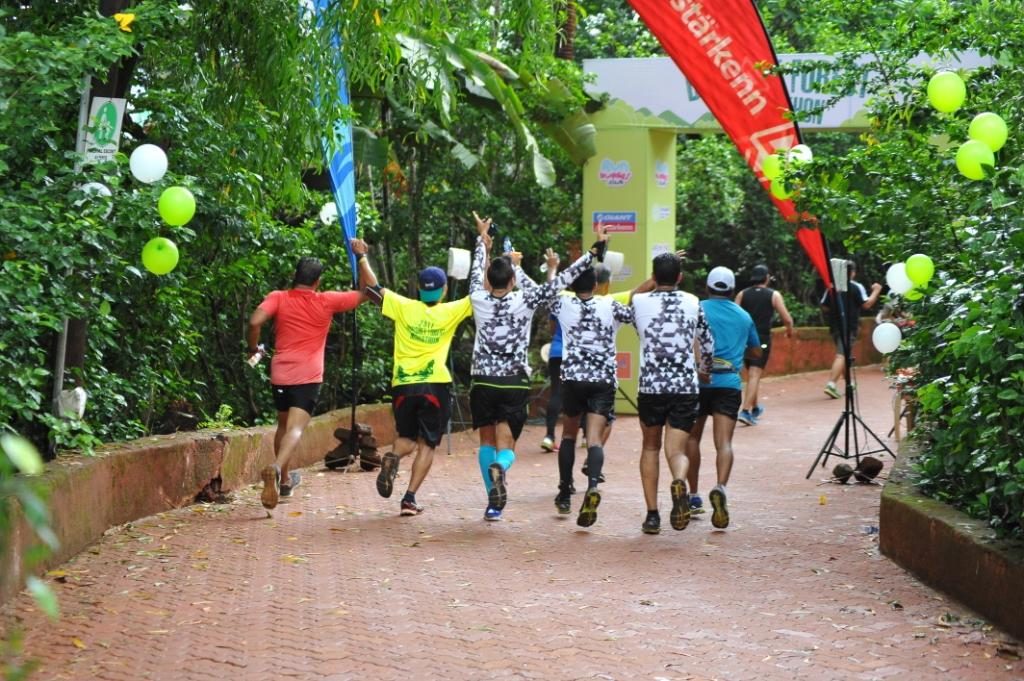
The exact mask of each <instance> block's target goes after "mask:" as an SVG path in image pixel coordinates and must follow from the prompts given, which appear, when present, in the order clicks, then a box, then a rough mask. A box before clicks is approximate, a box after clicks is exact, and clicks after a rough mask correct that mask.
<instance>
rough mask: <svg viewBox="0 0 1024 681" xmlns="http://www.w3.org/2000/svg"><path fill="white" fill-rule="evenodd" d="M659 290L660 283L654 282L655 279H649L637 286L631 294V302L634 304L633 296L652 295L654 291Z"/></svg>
mask: <svg viewBox="0 0 1024 681" xmlns="http://www.w3.org/2000/svg"><path fill="white" fill-rule="evenodd" d="M656 288H658V282H656V281H654V277H653V276H651V277H648V278H647V279H645V280H644V281H642V282H640V283H639V284H637V287H636V288H635V289H633V290H632V291H630V292H629V302H633V296H635V295H636V294H638V293H650V292H651V291H653V290H654V289H656Z"/></svg>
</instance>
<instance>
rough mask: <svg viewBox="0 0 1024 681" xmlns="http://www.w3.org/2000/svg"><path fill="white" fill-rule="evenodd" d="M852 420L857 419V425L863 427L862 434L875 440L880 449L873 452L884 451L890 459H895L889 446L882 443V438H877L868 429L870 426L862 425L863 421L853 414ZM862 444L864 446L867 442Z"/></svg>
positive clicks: (875, 434)
mask: <svg viewBox="0 0 1024 681" xmlns="http://www.w3.org/2000/svg"><path fill="white" fill-rule="evenodd" d="M853 418H855V419H857V423H859V424H860V425H861V426H863V427H864V432H865V433H866V434H868V435H871V437H873V438H875V442H877V443H878V444H879V445H880V446H881V447H882V449H877V450H874V451H876V452H880V451H885V452H888V454H889V456H891V457H892V458H894V459H895V458H896V455H895V454H893V453H892V450H891V449H889V445H887V444H885V443H884V442H882V438H880V437H878V434H877V433H875V431H873V430H871V428H870V426H868V424H866V423H864V419H862V418H861V417H860V416H859V415H858V414H854V415H853ZM864 444H865V446H866V445H867V442H866V441H865V442H864Z"/></svg>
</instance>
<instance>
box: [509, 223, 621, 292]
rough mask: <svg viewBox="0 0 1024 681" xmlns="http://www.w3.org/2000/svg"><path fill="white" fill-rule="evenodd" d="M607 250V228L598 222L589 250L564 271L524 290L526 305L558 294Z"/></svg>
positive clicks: (601, 257) (602, 257) (602, 256)
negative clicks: (544, 282)
mask: <svg viewBox="0 0 1024 681" xmlns="http://www.w3.org/2000/svg"><path fill="white" fill-rule="evenodd" d="M607 250H608V230H607V229H605V227H604V225H601V224H599V225H598V226H597V241H595V242H594V245H593V246H591V247H590V250H589V251H587V252H586V253H584V254H583V255H581V256H580V257H579V259H577V260H576V262H574V263H573V264H571V265H569V267H567V268H566V269H565V271H564V272H562V273H561V274H559V275H558V276H557V277H555V278H554V279H553V280H551V281H549V282H548V283H546V284H544V285H543V286H538V287H537V288H535V289H531V290H529V291H525V292H524V294H523V296H524V298H523V299H524V301H525V302H526V305H527V306H528V307H531V308H536V307H539V306H541V305H544V304H546V303H548V302H549V301H550V300H552V299H554V298H555V296H557V295H558V292H559V291H561V290H562V289H564V288H565V287H566V286H568V285H569V284H571V283H572V282H574V281H575V280H576V277H578V276H580V274H582V273H583V270H585V269H587V268H588V267H590V264H591V263H592V262H593V261H594V260H595V259H597V260H602V259H604V254H605V252H606V251H607Z"/></svg>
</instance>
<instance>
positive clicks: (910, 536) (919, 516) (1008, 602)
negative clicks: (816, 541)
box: [879, 446, 1024, 640]
mask: <svg viewBox="0 0 1024 681" xmlns="http://www.w3.org/2000/svg"><path fill="white" fill-rule="evenodd" d="M912 454H913V451H912V450H911V448H910V447H908V446H904V447H903V448H902V451H901V455H900V457H899V458H898V459H897V460H896V463H895V464H894V465H893V468H892V473H891V474H890V475H889V480H888V482H886V484H885V488H884V489H883V490H882V502H881V509H880V511H879V546H880V548H881V551H882V553H883V554H885V555H886V556H888V557H889V558H890V559H892V560H893V562H895V563H896V564H898V565H900V566H901V567H903V568H904V569H906V570H908V571H910V572H912V573H914V575H916V576H917V577H918V578H919V579H920V580H921V581H923V582H925V583H926V584H928V585H930V586H932V587H935V588H936V589H939V590H941V591H943V592H945V593H947V594H949V595H950V596H952V597H954V598H956V599H957V600H959V601H961V602H962V603H964V604H965V605H967V606H968V607H970V608H971V609H973V610H975V611H977V612H978V613H980V614H981V615H983V616H984V617H986V618H987V619H989V620H990V621H992V622H993V623H995V624H997V625H998V626H999V627H1001V628H1003V629H1005V630H1006V631H1007V632H1008V633H1010V634H1012V635H1013V636H1016V637H1017V638H1018V639H1022V640H1024V545H1022V544H1021V543H1020V542H1009V541H1006V540H1002V539H999V538H998V537H997V536H996V533H995V531H994V530H992V529H991V528H990V527H989V526H988V524H987V523H985V522H983V521H981V520H975V519H974V518H970V517H968V516H967V515H965V514H963V513H961V512H960V511H958V510H956V509H954V508H952V507H950V506H947V505H946V504H944V503H942V502H940V501H936V500H935V499H930V498H929V497H926V496H924V495H923V494H921V493H920V492H918V491H917V488H916V486H915V480H916V474H915V472H914V470H913V462H914V457H913V455H912Z"/></svg>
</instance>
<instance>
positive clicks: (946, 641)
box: [9, 369, 1024, 681]
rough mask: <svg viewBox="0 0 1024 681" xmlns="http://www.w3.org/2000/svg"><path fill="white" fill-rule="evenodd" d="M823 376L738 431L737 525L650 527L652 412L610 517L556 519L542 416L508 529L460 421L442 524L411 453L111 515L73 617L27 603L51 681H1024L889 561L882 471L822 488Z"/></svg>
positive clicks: (631, 422)
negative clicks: (293, 487)
mask: <svg viewBox="0 0 1024 681" xmlns="http://www.w3.org/2000/svg"><path fill="white" fill-rule="evenodd" d="M823 383H824V374H823V373H820V372H818V373H813V374H805V375H800V376H794V377H787V378H782V379H769V380H767V381H766V382H765V383H763V384H762V390H763V391H764V393H765V399H764V402H765V404H766V406H767V409H768V410H767V413H766V415H765V418H764V419H763V421H762V423H761V424H760V425H758V426H756V427H743V426H740V427H739V428H738V429H737V436H736V440H735V449H736V452H737V463H736V466H735V469H734V473H733V480H732V483H731V484H730V486H729V489H730V501H731V504H730V507H731V510H732V516H733V525H732V526H731V527H730V528H729V529H728V530H727V531H725V532H713V531H711V528H710V521H709V520H708V519H707V516H706V515H705V516H703V517H702V519H700V520H697V521H695V522H693V523H691V525H690V527H689V528H688V529H687V530H685V531H684V532H674V531H672V530H671V529H670V528H669V527H668V523H667V518H668V505H669V502H668V499H667V492H663V499H662V517H663V519H664V523H665V529H664V530H663V531H662V534H661V535H659V536H654V537H650V536H645V535H642V534H641V533H640V531H639V526H640V522H641V521H642V519H643V515H644V505H643V497H642V493H641V489H640V482H639V475H638V472H637V462H638V458H639V443H640V437H639V427H638V425H637V422H636V420H635V418H632V417H626V418H621V419H620V420H619V422H618V423H617V425H616V429H615V432H614V434H613V435H612V439H611V441H610V443H609V447H608V452H609V456H608V463H607V464H606V475H607V476H608V480H609V482H608V483H607V484H606V485H605V486H604V494H605V498H604V501H603V503H602V505H601V509H600V516H599V519H598V522H597V524H596V525H595V526H594V527H593V528H591V531H582V530H580V529H579V528H577V527H576V525H575V523H574V518H575V516H574V515H573V516H571V517H569V518H568V519H567V518H560V517H557V516H556V515H555V513H554V507H553V504H552V497H553V496H554V492H555V484H556V480H557V465H556V459H555V455H553V454H544V453H542V452H541V451H540V450H539V449H538V448H537V447H536V444H537V443H539V441H540V438H541V436H542V434H543V433H542V431H541V429H539V428H528V429H527V432H526V433H525V434H524V437H523V440H522V444H521V446H520V454H519V460H518V461H517V463H516V466H515V467H514V468H513V470H512V474H511V476H510V501H509V506H508V509H507V511H506V519H505V521H503V522H500V523H485V522H484V521H483V520H482V519H481V515H482V511H483V505H484V503H483V502H484V498H483V494H482V491H481V486H480V482H479V472H478V469H477V466H476V463H475V455H474V451H473V441H472V439H471V437H470V436H469V435H460V436H457V438H456V442H455V445H456V446H455V452H454V454H453V455H452V456H451V457H446V456H444V455H443V454H441V455H440V456H439V458H438V459H437V460H436V461H435V466H434V470H433V471H432V472H431V475H430V477H429V478H428V479H427V482H426V483H425V485H424V487H423V489H422V490H421V493H420V495H419V496H420V502H421V503H423V504H425V505H426V506H427V511H426V512H425V513H424V514H423V515H421V516H419V517H416V518H399V517H398V516H397V509H398V507H397V500H398V496H399V495H400V491H401V490H404V484H405V481H407V479H408V477H407V470H408V469H407V466H408V464H406V465H405V466H406V467H403V471H402V473H401V477H400V479H399V483H398V486H397V488H396V489H397V490H398V491H397V492H396V496H395V498H393V499H392V500H389V501H385V500H383V499H380V498H379V497H378V496H377V495H376V492H375V490H374V484H373V483H374V475H373V474H368V473H352V474H335V473H318V472H317V471H313V470H309V471H307V472H306V480H305V483H304V485H303V486H302V487H300V488H299V490H298V492H297V497H296V498H295V499H293V500H291V501H290V502H289V503H287V504H285V505H282V506H281V507H279V510H278V511H277V512H276V514H275V518H274V519H273V520H266V519H265V518H264V513H263V511H262V509H261V508H260V507H259V500H258V494H257V491H256V490H255V488H253V489H248V490H244V491H242V492H241V493H239V494H237V495H236V500H235V502H234V503H232V504H228V505H223V506H214V505H210V506H194V507H190V508H186V509H181V510H178V511H175V512H170V513H164V514H161V515H159V516H155V517H152V518H147V519H144V520H140V521H139V522H137V523H135V524H134V525H132V526H129V527H125V528H120V529H118V530H116V531H111V532H110V533H108V535H107V536H106V537H105V538H104V539H103V540H102V541H101V542H100V543H99V544H97V545H96V546H94V547H92V548H91V549H89V550H88V551H86V552H85V553H83V554H82V555H80V556H78V557H77V558H75V559H74V560H73V561H71V562H70V563H69V564H68V565H66V566H65V567H64V568H63V571H64V572H66V576H63V577H61V578H60V580H61V581H55V583H54V586H55V588H56V590H57V592H58V594H59V597H60V601H61V606H62V610H63V617H62V619H61V620H60V622H58V623H56V624H51V623H48V622H46V620H45V618H44V617H43V616H42V615H41V614H40V613H38V612H36V611H34V609H33V607H32V604H31V601H29V600H28V599H27V598H25V597H22V598H20V599H18V600H17V601H15V603H14V604H13V605H12V607H11V608H9V610H10V611H13V612H14V615H15V616H16V618H17V619H18V620H19V621H20V623H21V625H22V626H23V627H24V628H25V629H26V630H27V631H28V639H27V646H28V648H29V650H30V651H31V652H32V653H33V654H34V655H35V656H37V657H38V658H40V659H41V660H42V662H43V667H42V669H41V670H40V672H38V674H37V675H36V676H34V677H33V678H37V679H86V678H99V679H126V680H128V679H131V680H133V681H134V680H137V679H204V680H206V679H211V678H224V679H271V678H293V679H316V678H326V679H338V680H341V679H353V680H356V679H359V680H362V679H373V680H376V679H405V680H416V679H438V678H447V679H449V680H453V681H454V680H456V679H491V678H507V679H616V680H618V679H652V680H654V679H713V678H720V679H736V680H739V679H758V680H763V679H793V678H801V679H885V678H897V679H898V678H907V677H909V676H910V675H913V676H914V677H915V678H916V679H951V678H970V679H972V681H973V680H983V679H1020V678H1024V663H1022V662H1020V661H1019V660H1018V659H1017V658H1016V657H1014V656H1013V655H1012V652H1008V651H1007V650H1006V647H1007V645H1009V646H1010V647H1011V650H1012V646H1013V644H1012V643H1009V644H1007V645H1004V642H1006V641H1007V637H1006V636H1005V635H1003V634H1001V633H1000V632H999V631H998V630H993V629H991V628H990V627H988V626H987V625H985V624H984V623H982V622H979V621H977V620H976V619H975V618H974V616H973V615H972V614H970V613H969V612H966V611H965V610H964V609H963V608H962V607H960V606H959V605H957V604H955V603H950V602H948V601H947V600H946V599H945V598H944V597H943V596H941V595H940V594H938V593H936V592H934V591H932V590H931V589H929V588H927V587H925V586H923V585H921V584H919V583H918V582H917V581H916V580H914V579H913V578H912V577H911V576H909V575H908V574H907V573H905V572H904V571H903V570H902V569H900V568H898V567H896V566H895V565H893V564H892V563H891V562H889V561H888V560H887V559H885V558H884V557H881V556H880V555H879V553H878V548H877V534H876V533H875V532H876V531H877V521H878V501H879V491H880V488H879V487H878V486H860V485H858V486H852V485H851V486H846V487H838V486H834V485H821V486H819V485H818V484H817V483H818V481H819V480H820V479H821V478H823V477H825V474H824V472H822V474H821V475H815V476H812V479H811V480H810V481H807V480H804V475H805V474H806V471H807V469H808V467H809V466H810V464H811V462H812V461H813V459H814V457H815V455H816V454H817V450H818V448H819V447H820V445H821V443H822V442H823V441H824V439H825V437H826V436H827V434H828V432H829V430H830V428H831V426H832V425H833V423H834V422H835V419H836V417H837V416H838V414H839V411H840V408H841V404H840V403H839V402H838V401H832V400H829V399H827V398H825V396H824V395H823V394H822V393H821V385H822V384H823ZM860 386H861V390H860V392H861V396H860V399H861V414H862V415H863V416H864V418H865V420H866V421H867V422H868V423H869V424H871V426H872V427H873V428H874V429H875V430H876V431H877V432H878V433H879V434H880V435H884V434H885V433H886V432H888V430H889V427H890V426H891V418H892V416H891V409H890V394H889V391H888V389H887V387H886V384H885V382H884V380H883V379H882V378H881V374H880V373H879V372H878V371H877V369H865V370H861V375H860ZM709 439H710V436H708V437H707V438H705V440H706V441H705V462H706V463H705V468H704V471H703V474H702V476H701V480H702V484H701V488H702V489H701V491H702V493H704V494H705V495H706V491H707V489H710V487H711V485H712V484H713V474H712V471H711V469H709V468H708V463H712V465H713V456H709V455H708V453H709V447H710V442H708V440H709ZM580 451H581V452H582V450H580ZM442 452H443V448H442ZM836 462H837V461H836V460H835V459H833V460H831V461H830V463H829V468H831V466H832V465H833V464H835V463H836ZM890 463H891V461H890V460H888V459H886V472H887V471H888V469H889V464H890ZM663 475H664V467H663ZM667 486H668V481H667V480H663V481H662V489H663V490H667ZM578 502H579V499H578V497H577V498H576V499H575V500H574V505H575V504H578Z"/></svg>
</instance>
